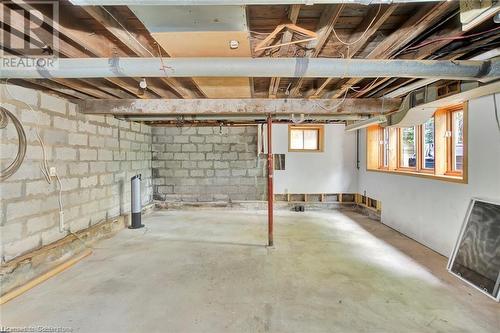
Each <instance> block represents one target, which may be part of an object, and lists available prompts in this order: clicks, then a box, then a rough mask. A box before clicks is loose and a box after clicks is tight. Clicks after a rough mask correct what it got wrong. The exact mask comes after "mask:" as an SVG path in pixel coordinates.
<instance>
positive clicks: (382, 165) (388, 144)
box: [379, 127, 391, 170]
mask: <svg viewBox="0 0 500 333" xmlns="http://www.w3.org/2000/svg"><path fill="white" fill-rule="evenodd" d="M386 130H387V134H388V135H387V142H386V140H385V131H386ZM386 147H387V148H386ZM390 149H391V133H390V128H389V127H380V131H379V169H384V170H388V169H389V165H390ZM386 152H387V153H388V154H387V165H385V160H386Z"/></svg>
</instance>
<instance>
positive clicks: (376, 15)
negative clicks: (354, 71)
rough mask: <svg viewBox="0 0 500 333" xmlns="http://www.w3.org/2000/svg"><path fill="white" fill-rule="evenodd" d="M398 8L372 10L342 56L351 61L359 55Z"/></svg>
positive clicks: (345, 47) (315, 95) (352, 35)
mask: <svg viewBox="0 0 500 333" xmlns="http://www.w3.org/2000/svg"><path fill="white" fill-rule="evenodd" d="M380 6H382V5H380ZM397 7H398V6H397V5H391V6H384V7H378V8H377V7H373V8H371V9H370V10H369V12H368V15H367V17H365V18H364V19H363V21H362V22H361V24H360V25H359V26H358V27H357V28H356V30H355V31H354V32H353V33H352V34H351V36H349V39H348V40H347V45H344V47H343V49H342V50H341V51H340V52H341V54H344V56H345V58H347V59H350V58H352V57H353V56H354V55H355V54H356V53H358V51H359V50H361V48H362V47H363V46H364V45H365V44H366V42H367V41H368V40H370V38H371V37H372V36H373V34H374V33H375V32H377V30H378V29H379V28H380V26H382V24H383V23H384V22H385V21H386V20H387V19H388V18H389V17H390V16H391V14H392V13H393V12H394V11H395V10H396V8H397ZM331 80H332V78H328V79H326V80H325V81H324V82H323V83H322V84H321V86H320V87H319V88H318V89H317V90H316V91H315V92H314V94H313V95H312V97H318V96H320V95H321V93H322V91H323V89H325V87H326V86H327V85H328V84H329V83H330V81H331Z"/></svg>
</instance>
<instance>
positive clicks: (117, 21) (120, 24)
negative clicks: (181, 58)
mask: <svg viewBox="0 0 500 333" xmlns="http://www.w3.org/2000/svg"><path fill="white" fill-rule="evenodd" d="M99 7H101V9H102V10H104V11H105V12H106V13H108V15H109V16H111V18H112V19H113V20H115V22H116V23H118V25H119V26H120V27H122V29H123V30H125V32H126V33H127V34H128V35H129V36H130V38H132V39H133V40H134V41H135V42H136V43H137V44H139V46H140V47H141V48H142V49H144V51H146V52H147V53H149V54H150V55H151V57H153V58H154V57H155V55H154V54H153V53H152V52H151V51H149V50H148V49H147V48H146V47H145V46H144V45H142V44H141V42H139V41H138V40H137V38H135V37H134V35H132V34H131V33H130V31H128V29H127V28H126V27H124V26H123V24H122V23H121V22H120V21H119V20H118V19H117V18H116V17H114V16H113V14H111V13H110V12H109V10H107V9H106V7H104V6H99Z"/></svg>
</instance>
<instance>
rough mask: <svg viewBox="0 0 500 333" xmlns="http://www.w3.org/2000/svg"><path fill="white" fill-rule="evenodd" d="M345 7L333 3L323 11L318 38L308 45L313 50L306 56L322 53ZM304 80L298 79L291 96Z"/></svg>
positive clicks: (292, 95) (298, 90)
mask: <svg viewBox="0 0 500 333" xmlns="http://www.w3.org/2000/svg"><path fill="white" fill-rule="evenodd" d="M343 8H344V5H332V6H329V7H328V8H326V9H325V10H324V11H323V14H321V17H320V19H319V24H318V28H317V30H316V34H317V35H318V38H317V39H315V40H312V41H311V42H309V44H308V45H307V49H311V50H312V51H308V52H307V53H306V57H310V58H316V57H317V56H318V55H319V54H320V52H321V50H322V49H323V47H324V46H325V44H326V42H327V41H328V39H329V38H330V34H331V33H332V30H333V27H334V26H335V23H336V22H337V20H338V18H339V16H340V12H341V11H342V9H343ZM303 82H304V78H299V79H298V80H297V82H296V83H295V84H294V86H293V88H292V89H291V90H290V96H291V97H295V96H297V95H298V94H299V92H300V87H301V86H302V83H303Z"/></svg>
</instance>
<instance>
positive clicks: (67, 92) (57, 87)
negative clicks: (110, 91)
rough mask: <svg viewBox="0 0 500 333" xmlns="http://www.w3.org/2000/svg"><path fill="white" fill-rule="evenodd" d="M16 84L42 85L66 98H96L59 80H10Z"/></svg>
mask: <svg viewBox="0 0 500 333" xmlns="http://www.w3.org/2000/svg"><path fill="white" fill-rule="evenodd" d="M9 82H12V83H14V84H18V85H22V86H26V84H28V85H34V86H35V87H41V88H45V89H47V90H50V91H53V92H54V93H56V94H57V95H59V96H62V97H64V98H68V97H69V98H74V99H88V98H94V97H93V96H90V95H87V94H84V93H82V92H80V91H76V90H74V89H71V88H68V87H66V86H64V85H61V84H59V83H57V82H54V81H50V80H45V79H30V80H12V81H9Z"/></svg>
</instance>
